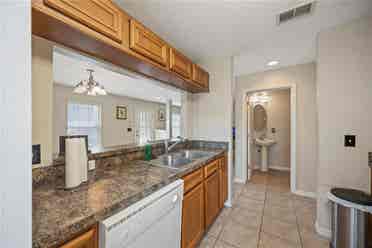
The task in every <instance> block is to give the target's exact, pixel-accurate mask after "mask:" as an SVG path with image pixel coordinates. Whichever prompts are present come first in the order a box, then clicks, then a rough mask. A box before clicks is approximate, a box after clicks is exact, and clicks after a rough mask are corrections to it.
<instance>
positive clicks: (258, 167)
mask: <svg viewBox="0 0 372 248" xmlns="http://www.w3.org/2000/svg"><path fill="white" fill-rule="evenodd" d="M249 169H252V170H260V169H261V166H259V165H253V166H252V167H251V168H249ZM269 169H272V170H279V171H291V169H290V168H289V167H285V166H275V165H269Z"/></svg>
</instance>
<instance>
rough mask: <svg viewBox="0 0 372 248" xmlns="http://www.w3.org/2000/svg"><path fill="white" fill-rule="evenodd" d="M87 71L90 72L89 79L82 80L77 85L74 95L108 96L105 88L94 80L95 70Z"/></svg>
mask: <svg viewBox="0 0 372 248" xmlns="http://www.w3.org/2000/svg"><path fill="white" fill-rule="evenodd" d="M87 71H88V72H89V79H88V80H81V81H80V83H78V84H77V85H75V87H74V93H76V94H87V95H88V96H97V95H100V96H105V95H107V92H106V90H105V88H104V87H103V86H102V85H100V84H99V83H98V82H97V81H95V80H94V79H93V72H94V70H92V69H87Z"/></svg>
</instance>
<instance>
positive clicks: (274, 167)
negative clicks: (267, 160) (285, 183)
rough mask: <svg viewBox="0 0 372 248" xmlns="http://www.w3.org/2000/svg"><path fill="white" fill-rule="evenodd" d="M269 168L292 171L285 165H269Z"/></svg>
mask: <svg viewBox="0 0 372 248" xmlns="http://www.w3.org/2000/svg"><path fill="white" fill-rule="evenodd" d="M269 169H272V170H279V171H291V169H290V168H289V167H284V166H269Z"/></svg>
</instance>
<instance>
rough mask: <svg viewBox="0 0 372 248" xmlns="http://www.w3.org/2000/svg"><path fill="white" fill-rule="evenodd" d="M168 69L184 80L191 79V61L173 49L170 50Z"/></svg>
mask: <svg viewBox="0 0 372 248" xmlns="http://www.w3.org/2000/svg"><path fill="white" fill-rule="evenodd" d="M169 68H170V69H171V70H172V71H174V72H176V73H177V74H179V75H180V76H182V77H184V78H186V79H190V78H191V69H192V63H191V61H190V60H189V59H188V58H186V57H185V56H184V55H183V54H182V53H180V52H178V51H177V50H175V49H173V48H171V49H170V60H169Z"/></svg>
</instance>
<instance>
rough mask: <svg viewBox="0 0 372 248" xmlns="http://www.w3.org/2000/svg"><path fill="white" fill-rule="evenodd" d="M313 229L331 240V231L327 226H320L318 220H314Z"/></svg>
mask: <svg viewBox="0 0 372 248" xmlns="http://www.w3.org/2000/svg"><path fill="white" fill-rule="evenodd" d="M315 231H316V232H317V233H318V234H319V235H320V236H322V237H324V238H326V239H329V240H331V238H332V231H331V230H329V229H328V228H325V227H321V226H319V224H318V221H316V222H315Z"/></svg>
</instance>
